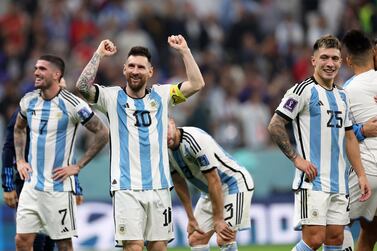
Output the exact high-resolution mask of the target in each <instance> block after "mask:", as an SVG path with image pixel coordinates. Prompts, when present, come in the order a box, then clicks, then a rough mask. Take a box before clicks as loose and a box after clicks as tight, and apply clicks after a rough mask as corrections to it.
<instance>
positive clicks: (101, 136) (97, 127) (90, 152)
mask: <svg viewBox="0 0 377 251" xmlns="http://www.w3.org/2000/svg"><path fill="white" fill-rule="evenodd" d="M85 127H86V128H87V129H88V130H89V131H91V132H92V133H93V134H94V139H93V142H92V144H90V147H89V148H88V149H87V150H86V152H85V153H84V155H83V157H82V158H81V159H80V160H79V161H78V162H77V164H78V165H79V166H80V168H82V167H84V166H85V165H86V164H87V163H88V162H89V161H91V160H92V159H93V158H94V156H95V155H96V154H97V153H98V152H99V151H100V150H101V149H102V148H103V147H104V146H105V145H106V143H107V142H108V141H109V130H108V129H107V127H106V126H105V125H104V124H103V123H102V121H101V120H100V119H99V118H98V117H97V116H96V115H94V116H93V117H92V118H91V119H90V120H89V121H88V122H87V123H86V124H85Z"/></svg>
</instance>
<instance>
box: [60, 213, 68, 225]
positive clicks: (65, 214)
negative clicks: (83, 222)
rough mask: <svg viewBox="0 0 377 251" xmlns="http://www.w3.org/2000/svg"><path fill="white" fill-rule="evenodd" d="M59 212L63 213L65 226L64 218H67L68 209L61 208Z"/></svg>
mask: <svg viewBox="0 0 377 251" xmlns="http://www.w3.org/2000/svg"><path fill="white" fill-rule="evenodd" d="M59 214H63V217H62V225H63V226H64V220H65V217H66V216H67V209H62V210H59Z"/></svg>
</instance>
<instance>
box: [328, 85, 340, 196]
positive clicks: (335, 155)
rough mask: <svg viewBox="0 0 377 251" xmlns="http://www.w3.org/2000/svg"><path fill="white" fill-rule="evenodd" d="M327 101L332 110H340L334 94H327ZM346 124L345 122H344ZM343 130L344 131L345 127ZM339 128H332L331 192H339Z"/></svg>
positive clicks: (333, 121) (334, 120)
mask: <svg viewBox="0 0 377 251" xmlns="http://www.w3.org/2000/svg"><path fill="white" fill-rule="evenodd" d="M326 96H327V100H328V102H329V104H330V109H331V110H332V111H333V112H335V111H339V110H338V105H337V103H336V98H335V96H334V92H326ZM343 123H344V121H343ZM332 124H333V125H337V124H338V121H337V120H336V117H335V114H334V116H333V120H332ZM341 129H343V130H344V127H342V128H341ZM338 142H339V128H337V127H336V126H334V127H331V160H330V161H331V163H330V192H332V193H337V192H339V151H340V149H339V143H338Z"/></svg>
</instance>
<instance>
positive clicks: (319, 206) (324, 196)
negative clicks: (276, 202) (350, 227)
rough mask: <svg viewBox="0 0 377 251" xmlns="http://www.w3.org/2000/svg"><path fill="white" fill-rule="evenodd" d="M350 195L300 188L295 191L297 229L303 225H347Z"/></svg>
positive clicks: (295, 222) (295, 221)
mask: <svg viewBox="0 0 377 251" xmlns="http://www.w3.org/2000/svg"><path fill="white" fill-rule="evenodd" d="M348 205H349V200H348V195H346V194H338V193H327V192H322V191H313V190H310V189H300V190H297V191H296V192H295V206H294V207H295V209H294V224H295V227H294V228H295V230H301V227H302V225H321V226H327V225H347V224H348V223H349V217H348V216H349V209H348Z"/></svg>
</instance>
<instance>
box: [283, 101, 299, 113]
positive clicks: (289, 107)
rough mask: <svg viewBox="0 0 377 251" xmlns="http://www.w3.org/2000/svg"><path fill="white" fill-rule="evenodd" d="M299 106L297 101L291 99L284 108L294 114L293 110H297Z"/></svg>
mask: <svg viewBox="0 0 377 251" xmlns="http://www.w3.org/2000/svg"><path fill="white" fill-rule="evenodd" d="M297 104H298V101H297V100H295V99H293V98H290V99H288V100H287V102H285V104H284V108H285V109H287V110H288V111H290V112H293V109H295V107H296V105H297Z"/></svg>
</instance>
